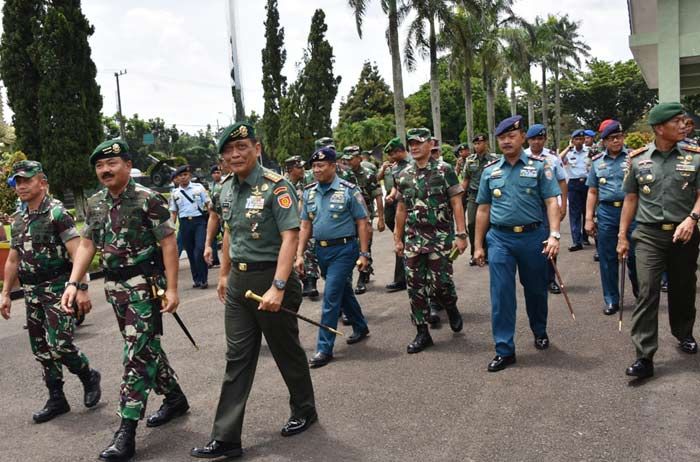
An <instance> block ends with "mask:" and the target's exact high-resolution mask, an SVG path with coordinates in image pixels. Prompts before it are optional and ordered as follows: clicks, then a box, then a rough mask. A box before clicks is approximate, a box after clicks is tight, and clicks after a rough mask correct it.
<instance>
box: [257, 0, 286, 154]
mask: <svg viewBox="0 0 700 462" xmlns="http://www.w3.org/2000/svg"><path fill="white" fill-rule="evenodd" d="M265 8H266V9H267V19H266V20H265V40H266V42H265V48H263V50H262V63H263V67H262V70H263V79H262V85H263V98H264V100H265V110H264V113H263V119H262V131H263V135H264V139H263V143H264V146H265V152H266V153H267V154H269V155H271V156H272V157H275V156H276V152H277V146H278V144H279V131H280V105H281V99H282V97H283V96H284V93H285V91H286V88H285V87H286V85H287V78H286V77H284V76H283V75H282V68H283V67H284V62H285V61H286V60H287V52H286V51H285V50H284V28H281V27H280V17H279V12H278V11H277V0H267V6H266V7H265Z"/></svg>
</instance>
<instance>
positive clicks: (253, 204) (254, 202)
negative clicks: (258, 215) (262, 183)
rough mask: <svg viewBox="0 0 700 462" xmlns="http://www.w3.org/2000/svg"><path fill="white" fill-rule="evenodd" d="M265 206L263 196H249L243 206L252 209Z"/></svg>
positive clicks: (259, 208) (260, 208)
mask: <svg viewBox="0 0 700 462" xmlns="http://www.w3.org/2000/svg"><path fill="white" fill-rule="evenodd" d="M264 207H265V198H264V197H262V196H250V197H249V198H248V199H246V201H245V208H246V209H249V210H250V209H252V210H262V209H263V208H264Z"/></svg>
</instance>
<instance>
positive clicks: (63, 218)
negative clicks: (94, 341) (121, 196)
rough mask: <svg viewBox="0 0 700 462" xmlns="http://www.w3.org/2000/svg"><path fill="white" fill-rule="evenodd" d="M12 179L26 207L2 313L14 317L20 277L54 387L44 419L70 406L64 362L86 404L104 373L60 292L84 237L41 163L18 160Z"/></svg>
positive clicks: (37, 353)
mask: <svg viewBox="0 0 700 462" xmlns="http://www.w3.org/2000/svg"><path fill="white" fill-rule="evenodd" d="M9 183H10V184H13V185H14V187H15V190H16V192H17V195H18V196H19V199H20V200H21V201H22V202H23V203H25V204H26V205H27V207H26V208H23V209H21V210H20V211H18V212H16V213H15V214H14V222H13V224H12V242H11V243H10V247H11V248H10V253H9V256H8V258H7V262H6V263H5V277H4V285H3V291H2V302H1V303H0V314H2V316H3V317H4V318H5V319H9V318H10V308H11V303H12V302H11V299H10V292H11V290H12V287H14V285H15V281H16V280H17V277H19V281H20V283H21V284H22V289H23V290H24V301H25V304H26V307H27V332H28V333H29V344H30V345H31V348H32V353H34V357H35V359H36V360H37V361H39V363H40V364H41V366H42V368H43V370H44V371H43V372H44V381H45V383H46V386H47V387H48V389H49V400H48V401H47V402H46V405H45V406H44V408H43V409H41V410H40V411H38V412H36V413H34V415H33V416H32V417H33V419H34V422H36V423H42V422H47V421H49V420H51V419H53V418H54V417H56V416H58V415H61V414H64V413H66V412H68V411H70V406H69V405H68V401H66V397H65V395H64V394H63V366H66V368H67V369H68V370H69V371H70V372H72V373H73V374H76V375H77V376H78V378H80V381H81V382H82V383H83V387H84V390H85V393H84V397H83V401H84V404H85V406H86V407H93V406H95V405H96V404H97V403H98V402H99V400H100V396H101V389H100V373H99V372H98V371H96V370H95V369H91V368H90V363H89V361H88V359H87V357H86V356H85V355H84V354H83V353H81V352H80V350H79V349H78V347H77V346H76V345H75V344H73V331H74V329H75V318H74V317H73V316H70V315H68V314H66V313H64V312H63V311H62V310H61V294H62V293H63V289H64V287H65V283H66V282H67V281H68V276H69V275H70V270H71V262H70V259H69V256H72V255H74V254H75V251H76V249H77V248H78V242H79V241H80V239H78V238H79V235H78V231H77V230H76V229H75V222H74V221H73V217H71V216H70V214H68V212H67V211H66V209H65V208H64V207H63V204H62V203H61V202H60V201H58V200H56V199H53V198H52V197H51V196H49V195H48V181H47V178H46V175H45V174H44V171H43V169H42V167H41V164H40V163H39V162H36V161H31V160H23V161H20V162H17V163H16V164H14V165H13V166H12V175H11V176H10V178H9ZM81 287H82V288H84V289H87V284H85V283H84V282H82V281H81ZM82 295H84V292H83V294H82ZM82 295H81V297H80V307H79V308H78V309H79V310H80V311H85V312H87V311H90V300H89V299H88V298H87V297H84V296H82Z"/></svg>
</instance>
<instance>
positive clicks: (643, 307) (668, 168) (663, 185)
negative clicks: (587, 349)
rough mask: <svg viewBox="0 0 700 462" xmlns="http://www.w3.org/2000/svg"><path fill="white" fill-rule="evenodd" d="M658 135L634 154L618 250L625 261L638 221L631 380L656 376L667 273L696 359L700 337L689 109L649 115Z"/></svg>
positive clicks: (688, 349) (699, 240)
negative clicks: (698, 331) (698, 333)
mask: <svg viewBox="0 0 700 462" xmlns="http://www.w3.org/2000/svg"><path fill="white" fill-rule="evenodd" d="M649 124H650V125H651V126H652V128H653V130H654V134H655V135H656V138H655V140H654V142H652V143H649V144H648V145H647V146H644V147H643V148H640V149H637V150H635V151H633V152H631V153H630V154H629V155H628V159H630V168H629V171H628V173H627V176H626V177H625V180H624V183H623V190H624V191H625V193H626V195H625V200H624V203H623V205H622V216H621V218H620V231H619V234H618V243H617V253H618V256H619V257H620V258H622V257H625V256H626V255H627V254H628V252H629V248H630V244H629V241H628V238H627V234H628V231H629V229H630V226H631V224H632V220H633V219H636V221H637V227H636V229H635V230H634V231H633V232H632V240H633V241H634V246H635V253H636V264H637V278H638V284H639V294H638V297H637V304H636V306H635V309H634V312H633V313H632V341H633V343H634V346H635V349H636V353H637V359H636V361H635V362H634V364H632V365H631V366H630V367H628V368H627V371H626V373H627V375H629V376H632V377H637V378H646V377H651V376H652V375H654V363H653V359H654V354H655V353H656V350H657V349H658V335H659V334H658V323H659V319H658V314H659V298H660V290H661V275H662V273H663V272H664V271H666V272H667V274H668V318H669V322H670V324H671V333H672V334H673V336H674V337H676V338H677V339H678V341H679V345H678V346H679V348H680V349H681V351H683V352H685V353H689V354H695V353H697V351H698V344H697V342H696V341H695V338H694V337H693V326H694V325H695V312H696V309H695V291H696V282H697V276H696V271H697V259H698V246H699V245H700V233H699V232H698V220H700V173H699V170H700V155H698V154H700V148H698V147H696V146H693V145H688V144H681V143H679V142H680V141H681V140H683V138H684V137H685V127H684V125H685V120H684V115H683V106H681V104H680V103H661V104H659V105H657V106H655V107H654V108H652V110H651V111H650V112H649Z"/></svg>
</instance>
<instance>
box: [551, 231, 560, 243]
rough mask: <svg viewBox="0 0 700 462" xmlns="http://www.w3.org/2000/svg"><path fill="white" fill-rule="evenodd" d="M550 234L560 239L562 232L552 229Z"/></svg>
mask: <svg viewBox="0 0 700 462" xmlns="http://www.w3.org/2000/svg"><path fill="white" fill-rule="evenodd" d="M549 236H550V237H553V238H554V239H556V240H557V241H558V240H559V239H561V233H560V232H558V231H552V232H551V233H549Z"/></svg>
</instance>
